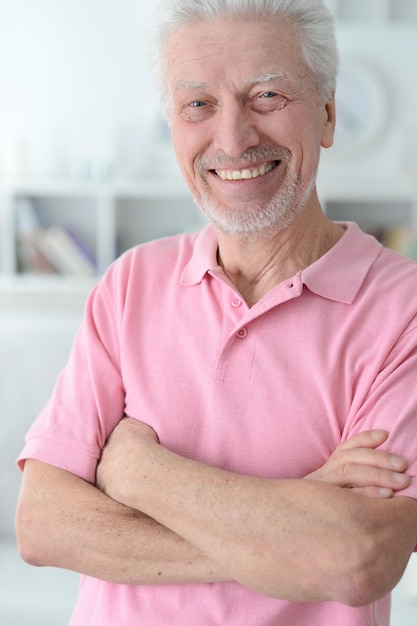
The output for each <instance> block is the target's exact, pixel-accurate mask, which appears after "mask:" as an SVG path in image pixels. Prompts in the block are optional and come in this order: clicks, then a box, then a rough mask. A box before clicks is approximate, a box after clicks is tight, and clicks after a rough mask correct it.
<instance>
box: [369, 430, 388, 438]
mask: <svg viewBox="0 0 417 626" xmlns="http://www.w3.org/2000/svg"><path fill="white" fill-rule="evenodd" d="M384 435H386V431H385V430H372V431H371V437H373V438H374V439H381V437H384Z"/></svg>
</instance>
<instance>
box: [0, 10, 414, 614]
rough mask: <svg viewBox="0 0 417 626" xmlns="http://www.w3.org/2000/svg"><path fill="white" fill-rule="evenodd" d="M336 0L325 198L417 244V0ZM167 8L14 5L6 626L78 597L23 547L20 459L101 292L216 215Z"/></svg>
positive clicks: (3, 451)
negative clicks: (160, 28)
mask: <svg viewBox="0 0 417 626" xmlns="http://www.w3.org/2000/svg"><path fill="white" fill-rule="evenodd" d="M327 4H328V5H329V7H330V8H331V9H332V10H333V11H334V13H335V15H336V17H337V34H338V41H339V47H340V54H341V61H342V64H341V75H340V82H339V87H338V92H337V103H338V133H337V137H336V142H335V146H334V147H333V148H332V149H331V150H328V151H324V152H323V159H322V164H321V167H320V172H319V192H320V195H321V199H322V203H323V207H324V209H325V210H326V211H327V212H328V214H329V215H330V216H331V217H333V218H335V219H342V220H345V219H346V220H349V219H353V220H356V221H358V222H359V223H360V225H361V226H363V227H364V228H366V229H367V230H369V231H371V232H373V233H374V234H375V235H376V236H377V237H379V238H380V239H381V240H383V241H384V243H386V244H387V245H390V246H392V247H395V248H397V249H398V250H400V251H401V252H403V253H404V254H408V255H410V256H413V257H416V256H417V246H416V227H417V113H416V111H417V83H416V81H415V66H416V62H417V2H416V1H415V0H327ZM154 5H155V0H148V1H147V2H139V1H138V0H0V424H1V427H2V437H1V438H0V623H1V624H2V626H14V625H15V624H19V626H26V625H29V624H30V625H37V624H39V625H42V626H48V625H49V624H50V625H51V626H52V625H53V626H62V625H63V624H65V623H66V620H67V617H68V612H69V609H70V606H71V604H72V602H73V598H74V596H75V593H76V584H77V583H76V576H75V575H72V574H69V573H66V572H54V571H52V570H43V571H38V570H35V569H33V568H29V567H28V566H25V565H23V564H22V563H20V562H19V560H18V558H17V555H16V551H15V547H14V530H13V517H14V510H15V504H16V497H17V492H18V487H19V480H20V477H19V474H18V472H17V470H16V469H15V467H14V459H15V457H16V456H17V454H18V452H19V451H20V449H21V447H22V443H23V437H24V433H25V431H26V430H27V428H28V426H29V424H30V423H31V421H32V420H33V418H34V417H35V415H36V413H37V412H38V410H39V409H40V408H41V406H42V404H43V403H44V402H45V400H46V399H47V397H48V395H49V394H50V391H51V388H52V385H53V381H54V379H55V377H56V374H57V372H58V370H59V369H60V368H61V367H62V366H63V364H64V363H65V359H66V357H67V354H68V350H69V347H70V344H71V341H72V338H73V336H74V333H75V329H76V327H77V325H78V323H79V320H80V318H81V315H82V307H83V303H84V300H85V297H86V294H87V293H88V290H89V289H90V288H91V285H92V284H94V282H95V280H97V278H98V276H99V275H100V274H101V273H102V271H103V270H104V269H105V267H106V266H107V265H108V264H109V263H110V262H111V261H112V260H113V259H114V258H115V257H116V256H117V255H118V254H120V253H121V252H122V251H123V250H125V249H126V248H128V247H129V246H131V245H134V244H135V243H138V242H140V241H146V240H147V239H149V238H153V237H158V236H163V235H167V234H170V233H174V232H178V231H181V230H188V229H194V228H198V227H199V226H201V225H202V223H204V220H202V218H201V217H200V216H199V213H198V211H197V210H196V208H195V207H194V204H193V202H192V201H191V200H190V199H189V197H188V194H187V191H186V190H185V188H184V185H183V183H182V181H181V178H180V175H179V172H178V168H177V166H176V163H175V159H174V155H173V150H172V146H171V144H170V138H169V132H168V129H167V127H166V125H165V124H164V123H162V122H161V119H160V115H159V103H158V97H157V94H156V91H155V88H154V85H153V82H152V78H151V74H150V71H149V68H148V64H147V59H146V53H145V33H146V26H147V22H148V18H149V14H150V12H151V11H152V9H153V7H154ZM54 228H55V230H54ZM57 230H58V231H59V234H60V237H61V239H59V241H60V242H62V237H64V236H65V237H66V241H67V243H66V245H67V246H68V250H67V252H66V253H65V255H64V256H63V247H64V246H63V244H62V245H61V247H59V246H58V248H59V249H58V250H56V249H54V250H51V246H52V245H53V242H54V237H55V238H56V235H57V233H56V231H57ZM74 231H77V240H76V241H75V239H74V237H73V235H74ZM51 240H52V243H51ZM40 242H42V245H41V243H40ZM55 243H56V239H55ZM48 245H49V247H47V246H48ZM81 248H82V249H83V250H82V251H81ZM85 249H87V250H88V255H87V256H86V250H85ZM40 259H41V261H42V262H40ZM413 568H414V569H415V565H414V562H413V561H412V562H411V564H410V567H409V569H408V571H407V574H406V576H405V578H404V580H403V582H402V583H401V585H400V587H399V588H398V590H397V591H396V593H395V594H394V608H395V610H394V618H393V624H394V626H400V625H401V626H409V625H410V626H411V624H415V623H416V620H417V605H416V604H415V603H416V602H417V575H416V574H415V573H414V572H413ZM51 585H52V587H51ZM51 589H52V591H51ZM23 598H27V602H26V601H23ZM25 607H27V609H26V608H25Z"/></svg>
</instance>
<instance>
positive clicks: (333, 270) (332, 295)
mask: <svg viewBox="0 0 417 626" xmlns="http://www.w3.org/2000/svg"><path fill="white" fill-rule="evenodd" d="M339 226H341V227H342V228H344V229H345V233H344V235H343V237H341V238H340V239H339V241H338V242H337V243H336V245H334V246H333V247H332V248H331V249H330V250H329V251H328V252H327V253H326V254H324V255H323V256H322V257H320V258H319V259H318V260H317V261H315V263H313V264H312V265H310V266H309V267H306V268H305V269H304V270H302V271H301V272H300V278H301V281H302V283H303V284H304V285H306V286H307V287H308V288H309V289H310V291H312V292H314V293H316V294H317V295H320V296H323V297H324V298H328V299H330V300H337V301H339V302H344V303H346V304H351V303H352V302H353V301H354V299H355V297H356V295H357V293H358V292H359V290H360V288H361V286H362V284H363V282H364V280H365V278H366V275H367V274H368V272H369V269H370V268H371V266H372V264H373V263H374V261H375V259H376V258H377V257H378V255H379V253H380V251H381V248H382V244H380V243H379V242H378V241H377V240H376V239H375V238H374V237H372V236H370V235H366V234H365V233H364V232H363V231H362V230H361V229H360V228H359V226H358V225H357V224H355V223H354V222H346V223H339Z"/></svg>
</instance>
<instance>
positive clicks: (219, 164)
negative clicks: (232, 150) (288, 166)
mask: <svg viewBox="0 0 417 626" xmlns="http://www.w3.org/2000/svg"><path fill="white" fill-rule="evenodd" d="M290 159H291V152H290V151H289V150H288V149H287V148H268V147H262V146H256V147H254V148H249V149H248V150H246V151H245V152H243V153H242V154H241V155H240V156H239V157H237V158H234V159H232V158H230V157H229V156H227V154H226V153H225V152H223V151H222V150H220V151H219V152H218V153H217V154H216V155H214V156H213V157H205V156H204V155H202V156H200V157H199V158H197V159H196V160H195V162H194V168H195V170H196V172H197V173H198V174H204V173H206V172H207V170H216V169H220V168H222V169H240V168H243V167H247V164H248V162H252V163H258V162H260V161H286V162H289V161H290Z"/></svg>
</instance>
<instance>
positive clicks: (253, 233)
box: [194, 151, 317, 240]
mask: <svg viewBox="0 0 417 626" xmlns="http://www.w3.org/2000/svg"><path fill="white" fill-rule="evenodd" d="M251 154H253V152H251ZM263 154H265V155H266V156H267V157H268V160H281V159H282V154H283V153H282V151H281V152H280V153H277V152H273V151H271V152H269V151H268V152H267V151H264V152H263ZM285 154H286V156H287V155H288V152H287V151H285ZM242 160H243V159H242ZM286 160H287V159H286ZM229 163H230V161H228V164H229ZM233 163H234V165H233V167H236V169H239V166H238V164H237V163H236V162H233ZM220 165H222V166H223V167H224V166H225V164H224V162H219V161H216V163H215V164H211V163H210V166H209V167H207V165H206V164H204V166H203V163H199V164H197V170H198V171H199V172H200V174H201V175H202V178H203V180H204V182H205V177H206V176H207V174H206V172H207V170H208V169H216V167H219V166H220ZM205 168H206V169H205ZM231 169H233V168H232V167H231ZM316 176H317V172H314V173H313V175H312V176H311V178H310V179H309V180H308V181H307V182H306V183H302V182H301V181H300V180H299V179H294V178H292V177H291V176H290V174H289V173H288V170H287V173H286V176H285V179H284V182H283V183H282V185H281V186H280V188H279V189H278V190H277V193H276V194H275V196H274V197H273V198H272V199H271V200H270V201H269V202H267V203H266V204H261V205H257V204H253V205H252V206H250V207H237V208H234V209H231V208H229V207H225V206H223V205H222V204H220V203H218V202H216V200H215V199H213V197H212V195H211V192H210V189H209V187H208V185H205V187H206V188H205V189H204V190H203V191H200V192H199V193H198V194H195V195H194V200H195V202H196V203H197V205H198V206H199V208H200V209H201V211H202V212H203V213H204V214H205V215H206V216H207V217H208V219H209V220H210V221H211V222H212V223H213V224H214V225H215V226H217V227H218V228H220V229H221V230H222V231H223V232H224V233H226V234H228V235H230V236H232V237H235V238H238V239H242V240H244V239H252V240H261V239H264V238H269V237H273V236H274V235H276V234H277V233H278V232H280V231H281V230H284V229H286V228H288V226H290V224H291V223H292V222H293V221H294V220H295V219H296V217H297V216H298V215H299V214H300V213H301V211H302V210H303V208H304V207H305V205H306V202H307V200H308V198H309V197H310V194H311V192H312V191H313V189H314V186H315V183H316Z"/></svg>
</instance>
